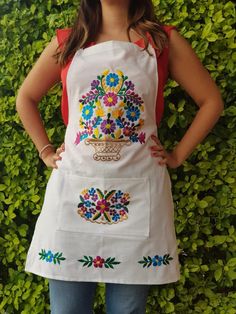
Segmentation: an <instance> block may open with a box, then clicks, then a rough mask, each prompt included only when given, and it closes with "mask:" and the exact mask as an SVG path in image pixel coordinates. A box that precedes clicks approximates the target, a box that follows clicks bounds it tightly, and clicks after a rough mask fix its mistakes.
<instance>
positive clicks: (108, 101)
mask: <svg viewBox="0 0 236 314" xmlns="http://www.w3.org/2000/svg"><path fill="white" fill-rule="evenodd" d="M117 100H118V97H117V95H116V94H114V93H111V92H109V93H107V94H106V95H105V96H104V98H103V101H104V104H105V105H106V106H108V107H111V106H115V104H116V103H117Z"/></svg>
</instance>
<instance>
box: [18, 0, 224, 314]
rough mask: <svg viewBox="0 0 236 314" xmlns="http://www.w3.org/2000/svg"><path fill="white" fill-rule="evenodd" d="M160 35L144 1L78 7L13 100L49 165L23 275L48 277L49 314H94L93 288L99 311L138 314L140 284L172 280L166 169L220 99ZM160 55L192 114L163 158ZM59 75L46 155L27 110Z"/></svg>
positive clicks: (85, 1) (142, 295)
mask: <svg viewBox="0 0 236 314" xmlns="http://www.w3.org/2000/svg"><path fill="white" fill-rule="evenodd" d="M165 30H168V28H167V27H162V26H161V25H160V24H159V23H158V21H156V18H155V15H154V10H153V5H152V2H151V0H139V1H137V0H119V1H118V0H117V1H116V0H100V1H99V0H96V1H95V0H82V1H81V6H80V10H79V15H78V18H77V19H76V21H75V24H74V27H73V28H72V30H58V31H57V36H56V37H55V38H53V39H52V41H51V43H49V45H48V46H47V47H46V48H45V50H44V51H43V53H42V54H41V56H40V58H39V60H38V61H37V62H36V64H35V65H34V67H33V69H32V70H31V72H30V73H29V74H28V76H27V78H26V79H25V81H24V82H23V84H22V86H21V88H20V90H19V92H18V97H17V111H18V113H19V115H20V118H21V120H22V122H23V124H24V127H25V129H26V131H27V132H28V133H29V135H30V137H31V139H32V141H33V142H34V144H35V146H36V148H37V149H38V151H39V154H40V157H41V158H42V160H43V161H44V163H45V164H46V165H47V166H48V167H51V168H53V171H52V174H51V177H50V179H49V182H48V184H47V189H46V193H45V200H44V204H43V208H42V212H41V214H40V216H39V218H38V221H37V224H36V226H35V233H34V236H33V239H32V242H31V246H30V249H29V252H28V256H27V262H26V268H25V270H26V271H30V272H33V273H35V274H38V275H41V276H43V277H46V278H49V288H50V302H51V308H52V312H53V313H77V312H79V313H86V314H87V313H92V304H93V298H94V293H95V289H96V283H97V282H105V283H106V310H107V313H112V314H116V313H145V305H146V300H147V295H148V289H149V287H150V285H156V284H164V283H169V282H175V281H177V280H178V279H179V277H180V272H179V263H178V254H177V244H176V237H175V230H174V211H173V210H174V206H173V200H172V195H171V182H170V178H169V174H168V171H167V166H168V167H170V168H176V167H178V166H180V165H181V164H182V163H183V161H184V160H185V159H186V158H188V156H189V155H190V154H191V152H192V151H193V150H194V148H195V147H196V146H197V145H198V144H199V143H200V142H201V141H202V140H203V139H204V138H205V137H206V135H207V134H208V133H209V131H210V130H211V129H212V127H213V126H214V125H215V123H216V122H217V120H218V119H219V117H220V114H221V112H222V110H223V101H222V99H221V95H220V92H219V89H218V88H217V86H216V85H215V83H214V81H213V80H212V79H211V77H210V75H209V74H208V72H207V70H206V69H205V68H204V67H203V66H202V64H201V62H200V60H199V59H198V58H197V56H196V54H195V53H194V51H193V50H192V48H191V46H190V45H189V44H188V42H187V41H186V40H185V39H184V38H183V37H182V36H181V35H180V34H179V33H178V31H177V30H176V29H174V28H173V27H170V28H169V37H167V33H166V31H165ZM170 30H171V31H170ZM65 32H66V35H67V36H64V35H65ZM63 34H64V35H63ZM170 34H171V36H170ZM65 37H66V39H65ZM168 40H169V44H168V48H167V41H168ZM147 44H148V46H147ZM141 48H144V49H141ZM58 49H59V51H60V52H59V55H58ZM167 51H168V52H169V54H168V59H165V60H167V61H166V62H167V63H168V70H169V74H170V76H171V78H172V79H174V80H175V81H176V82H178V83H179V84H180V85H181V86H182V87H183V88H184V89H185V90H186V92H187V93H188V94H189V95H190V96H191V97H192V98H193V99H194V101H195V102H196V104H197V105H198V106H199V111H198V112H197V114H196V116H195V118H194V120H193V122H192V124H191V126H190V127H189V129H188V130H187V132H186V133H185V135H184V136H183V138H182V139H181V141H180V142H179V143H178V145H177V146H176V147H175V148H174V150H173V151H172V152H167V151H166V150H165V149H164V147H163V146H162V145H161V143H160V141H159V140H158V138H157V137H156V134H157V127H156V122H157V123H159V121H160V117H161V113H162V109H163V108H161V107H160V104H161V100H160V95H162V93H163V90H162V89H163V77H162V76H161V70H160V69H161V67H160V66H162V63H163V62H164V61H163V58H162V57H163V56H164V55H165V56H166V53H167ZM55 55H56V56H57V57H58V56H59V61H60V62H59V63H57V62H56V59H55ZM161 58H162V59H161ZM161 60H162V61H161ZM162 69H163V68H162ZM61 71H62V72H61ZM61 74H62V77H64V78H63V100H64V102H63V106H64V107H63V108H64V109H65V103H66V102H68V103H67V104H66V105H68V109H67V110H68V111H69V113H68V116H67V112H66V111H65V110H64V109H63V110H64V111H63V112H64V121H65V122H66V124H67V129H66V134H65V149H63V147H62V148H58V149H57V150H56V151H55V150H54V148H53V146H52V144H51V143H50V142H49V139H48V137H47V134H46V131H45V129H44V127H43V122H42V120H41V119H40V115H39V112H38V109H37V106H36V105H37V104H38V103H39V101H40V100H41V98H42V96H43V95H45V94H46V93H47V91H48V90H49V89H50V88H51V87H52V86H54V84H55V83H57V82H59V81H60V80H61ZM161 80H162V81H161ZM156 99H157V102H156ZM156 106H157V107H156ZM153 141H154V142H155V145H153V144H154V143H153Z"/></svg>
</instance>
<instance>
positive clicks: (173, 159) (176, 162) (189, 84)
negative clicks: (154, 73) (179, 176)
mask: <svg viewBox="0 0 236 314" xmlns="http://www.w3.org/2000/svg"><path fill="white" fill-rule="evenodd" d="M169 73H170V77H171V78H172V79H173V80H175V81H176V82H177V83H179V84H180V85H181V86H182V87H183V89H184V90H185V91H186V92H187V93H188V94H189V95H190V96H191V97H192V99H193V100H194V101H195V103H196V104H197V105H198V107H199V110H198V112H197V114H196V116H195V117H194V120H193V121H192V123H191V125H190V127H189V128H188V130H187V131H186V133H185V134H184V136H183V137H182V139H181V141H180V142H179V143H178V144H177V145H176V147H175V148H174V150H173V151H172V152H171V153H169V154H168V153H166V152H165V151H164V149H163V148H162V150H159V149H160V148H161V144H160V142H159V141H157V144H158V146H159V149H157V150H159V153H157V154H156V155H155V156H156V157H157V156H161V157H163V158H164V159H163V160H162V161H160V164H163V163H167V164H168V166H169V167H170V168H176V167H178V166H180V165H181V164H182V163H183V162H184V160H185V159H187V158H188V156H189V155H190V154H191V153H192V152H193V150H194V149H195V147H196V146H197V145H198V144H199V143H200V142H201V141H202V140H203V139H204V138H205V137H206V136H207V134H208V133H209V132H210V130H211V129H212V128H213V126H214V125H215V124H216V122H217V121H218V119H219V117H220V115H221V113H222V111H223V109H224V103H223V100H222V98H221V94H220V91H219V89H218V87H217V86H216V84H215V82H214V81H213V79H212V78H211V76H210V74H209V73H208V71H207V70H206V69H205V67H204V66H203V65H202V63H201V61H200V59H199V58H198V56H197V55H196V53H195V52H194V50H193V49H192V47H191V45H190V44H189V43H188V42H187V40H186V39H185V38H184V37H183V36H181V35H180V34H179V33H178V32H177V31H176V30H172V32H171V36H170V44H169Z"/></svg>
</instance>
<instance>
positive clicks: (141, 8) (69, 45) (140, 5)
mask: <svg viewBox="0 0 236 314" xmlns="http://www.w3.org/2000/svg"><path fill="white" fill-rule="evenodd" d="M128 20H129V25H128V28H127V36H128V38H129V41H130V42H131V39H130V34H129V32H130V29H134V30H135V31H136V32H137V33H138V34H139V35H140V36H141V37H142V38H143V39H144V43H145V47H144V49H146V50H147V48H148V43H149V41H148V38H147V34H146V33H147V32H148V33H149V34H150V35H151V37H152V40H153V44H154V48H155V49H157V50H159V52H160V53H161V52H162V50H163V48H164V46H165V45H166V42H167V41H168V36H167V34H166V32H165V31H164V30H163V28H162V27H161V26H162V25H161V23H160V22H159V20H158V19H157V18H156V16H155V12H154V6H153V3H152V0H130V6H129V11H128ZM101 23H102V7H101V3H100V0H81V1H80V8H79V10H78V14H77V17H76V19H75V21H74V24H73V26H72V27H71V32H70V34H69V36H68V37H67V39H66V40H65V42H64V44H63V48H62V47H58V52H57V53H56V54H55V55H54V56H55V57H56V59H57V62H59V64H60V65H61V66H64V65H66V63H67V62H68V60H69V59H70V58H71V57H72V56H73V55H74V53H75V52H76V51H77V50H78V49H80V48H85V47H86V46H87V44H89V43H90V42H91V41H94V40H95V39H96V36H97V34H98V33H99V31H100V28H101ZM148 53H149V52H148ZM149 54H150V53H149Z"/></svg>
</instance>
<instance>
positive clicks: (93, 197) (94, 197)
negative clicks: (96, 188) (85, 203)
mask: <svg viewBox="0 0 236 314" xmlns="http://www.w3.org/2000/svg"><path fill="white" fill-rule="evenodd" d="M97 199H98V196H97V194H94V195H93V196H92V200H93V201H94V202H95V201H96V200H97Z"/></svg>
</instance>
